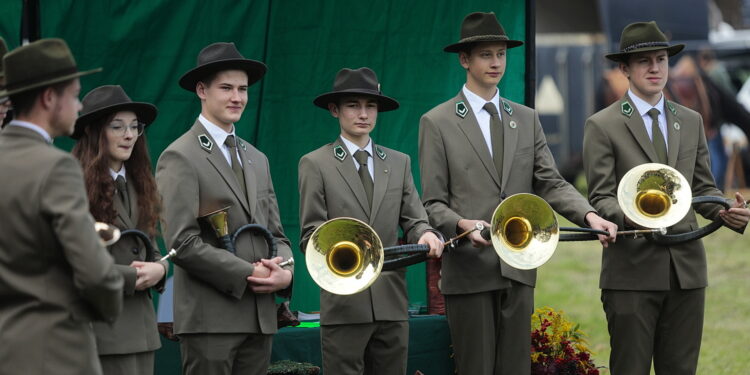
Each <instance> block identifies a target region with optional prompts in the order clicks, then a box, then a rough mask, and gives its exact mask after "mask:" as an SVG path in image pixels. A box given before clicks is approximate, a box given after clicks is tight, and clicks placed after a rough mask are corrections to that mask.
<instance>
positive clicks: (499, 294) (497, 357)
mask: <svg viewBox="0 0 750 375" xmlns="http://www.w3.org/2000/svg"><path fill="white" fill-rule="evenodd" d="M445 308H446V317H447V319H448V325H449V327H450V333H451V341H452V342H453V351H454V354H455V356H454V362H455V364H456V370H457V372H458V374H459V375H479V374H481V375H490V374H495V375H501V374H502V375H524V374H529V373H530V372H531V314H532V313H533V310H534V288H532V287H530V286H528V285H524V284H521V283H518V282H515V281H511V286H510V287H508V288H504V289H498V290H492V291H488V292H481V293H472V294H449V295H446V296H445Z"/></svg>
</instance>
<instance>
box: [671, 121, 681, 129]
mask: <svg viewBox="0 0 750 375" xmlns="http://www.w3.org/2000/svg"><path fill="white" fill-rule="evenodd" d="M672 126H674V130H680V123H679V122H675V123H674V124H672Z"/></svg>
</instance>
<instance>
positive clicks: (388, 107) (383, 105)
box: [313, 90, 399, 112]
mask: <svg viewBox="0 0 750 375" xmlns="http://www.w3.org/2000/svg"><path fill="white" fill-rule="evenodd" d="M343 96H369V97H373V98H375V99H377V100H378V112H388V111H393V110H394V109H398V107H399V104H398V102H397V101H396V99H393V98H390V97H387V96H385V95H381V94H378V93H375V92H373V91H369V90H341V91H332V92H329V93H325V94H322V95H319V96H318V97H317V98H315V99H314V100H313V104H315V105H316V106H318V107H320V108H323V109H325V110H328V104H329V103H336V104H338V101H339V99H340V98H341V97H343Z"/></svg>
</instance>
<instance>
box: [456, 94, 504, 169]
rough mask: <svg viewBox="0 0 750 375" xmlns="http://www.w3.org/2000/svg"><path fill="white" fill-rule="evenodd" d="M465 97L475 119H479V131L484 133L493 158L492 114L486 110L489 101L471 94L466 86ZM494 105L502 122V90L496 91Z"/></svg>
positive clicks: (493, 99) (492, 100)
mask: <svg viewBox="0 0 750 375" xmlns="http://www.w3.org/2000/svg"><path fill="white" fill-rule="evenodd" d="M463 92H464V96H465V97H466V100H468V101H469V107H471V110H472V111H474V117H476V118H477V122H478V123H479V129H480V130H481V131H482V135H483V136H484V141H485V142H486V143H487V150H489V152H490V156H492V136H491V135H490V113H489V112H487V110H486V109H484V105H485V103H487V100H484V98H482V97H481V96H479V95H477V94H475V93H473V92H471V90H469V89H468V88H466V85H464V88H463ZM490 102H492V103H493V104H495V107H497V115H498V118H499V119H500V121H502V119H503V116H502V113H501V111H500V90H496V91H495V96H493V97H492V99H491V100H490Z"/></svg>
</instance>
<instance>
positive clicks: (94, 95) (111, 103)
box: [71, 85, 158, 139]
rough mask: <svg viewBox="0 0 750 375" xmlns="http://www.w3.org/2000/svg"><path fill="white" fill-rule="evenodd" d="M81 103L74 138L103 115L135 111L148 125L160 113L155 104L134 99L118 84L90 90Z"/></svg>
mask: <svg viewBox="0 0 750 375" xmlns="http://www.w3.org/2000/svg"><path fill="white" fill-rule="evenodd" d="M81 104H82V105H83V109H81V114H80V115H79V116H78V119H77V120H76V125H75V130H74V131H73V135H71V137H72V138H73V139H78V138H80V137H81V136H82V135H83V132H84V129H85V128H86V127H87V126H89V125H91V124H92V123H94V122H95V121H96V120H98V119H100V118H102V116H106V115H109V114H112V113H117V112H120V111H133V112H134V113H135V115H136V117H138V121H140V122H143V123H144V124H146V126H148V125H151V123H152V122H154V119H156V115H157V113H158V110H157V109H156V106H155V105H153V104H150V103H144V102H134V101H132V100H131V99H130V97H129V96H128V94H126V93H125V90H123V89H122V87H120V86H117V85H105V86H99V87H97V88H95V89H93V90H91V91H89V93H88V94H86V96H84V97H83V100H82V101H81Z"/></svg>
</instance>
